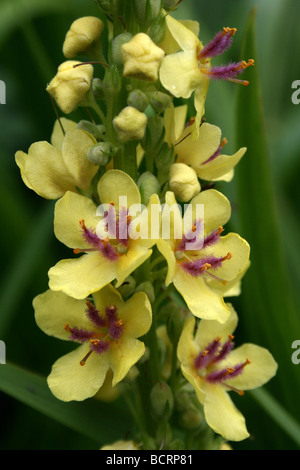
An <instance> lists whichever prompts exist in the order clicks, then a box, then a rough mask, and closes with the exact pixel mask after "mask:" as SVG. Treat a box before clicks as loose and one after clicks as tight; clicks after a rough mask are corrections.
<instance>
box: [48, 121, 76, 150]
mask: <svg viewBox="0 0 300 470" xmlns="http://www.w3.org/2000/svg"><path fill="white" fill-rule="evenodd" d="M61 126H62V127H63V129H64V132H63V131H62V128H61ZM76 127H77V123H76V122H75V121H72V120H71V119H67V118H65V117H61V118H60V119H59V120H58V119H57V120H56V121H55V123H54V126H53V131H52V134H51V139H50V142H51V144H52V145H53V147H56V148H57V149H58V150H61V149H62V144H63V140H64V137H65V133H66V132H67V131H69V130H72V129H76Z"/></svg>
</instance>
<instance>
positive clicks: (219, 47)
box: [197, 30, 232, 59]
mask: <svg viewBox="0 0 300 470" xmlns="http://www.w3.org/2000/svg"><path fill="white" fill-rule="evenodd" d="M231 43H232V33H231V32H230V30H228V31H227V32H226V31H224V30H223V31H219V32H218V33H217V34H216V35H215V37H214V38H213V39H212V40H211V41H210V42H209V43H208V44H207V45H206V46H205V47H203V49H202V50H201V52H200V53H199V55H198V57H197V58H198V59H206V58H211V57H215V56H217V55H219V54H223V52H225V51H226V50H227V49H228V48H229V47H230V46H231Z"/></svg>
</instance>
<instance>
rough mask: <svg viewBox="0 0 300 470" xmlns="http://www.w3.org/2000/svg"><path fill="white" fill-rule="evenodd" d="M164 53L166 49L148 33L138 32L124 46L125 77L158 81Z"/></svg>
mask: <svg viewBox="0 0 300 470" xmlns="http://www.w3.org/2000/svg"><path fill="white" fill-rule="evenodd" d="M164 55H165V53H164V51H163V50H162V49H160V48H159V47H158V46H156V44H154V42H153V41H152V39H151V38H150V37H149V36H148V35H147V34H145V33H138V34H136V35H135V36H134V37H133V38H132V39H131V40H130V41H129V42H127V43H126V44H123V46H122V58H123V64H124V72H123V74H124V76H125V77H131V78H137V79H139V80H148V81H150V82H156V81H157V79H158V70H159V67H160V64H161V62H162V60H163V58H164Z"/></svg>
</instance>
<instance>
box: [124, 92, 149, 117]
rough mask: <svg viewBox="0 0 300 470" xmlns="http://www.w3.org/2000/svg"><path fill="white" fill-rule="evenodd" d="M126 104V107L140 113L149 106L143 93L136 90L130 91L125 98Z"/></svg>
mask: <svg viewBox="0 0 300 470" xmlns="http://www.w3.org/2000/svg"><path fill="white" fill-rule="evenodd" d="M127 104H128V106H133V107H134V108H136V109H138V110H139V111H141V113H142V112H143V111H145V109H146V108H147V106H148V104H149V99H148V97H147V95H145V93H143V92H142V90H139V89H136V90H132V91H131V92H130V93H129V95H128V98H127Z"/></svg>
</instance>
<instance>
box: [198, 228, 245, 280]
mask: <svg viewBox="0 0 300 470" xmlns="http://www.w3.org/2000/svg"><path fill="white" fill-rule="evenodd" d="M228 253H230V254H231V258H230V259H226V260H225V261H223V262H222V265H221V266H220V267H219V268H216V269H208V272H211V273H212V274H214V275H216V276H218V277H219V278H221V279H223V280H225V281H232V280H233V279H235V278H236V277H237V276H238V275H239V274H240V273H241V272H242V271H243V270H244V269H245V267H246V265H247V263H248V261H249V255H250V246H249V244H248V243H247V242H246V240H244V239H243V238H242V237H240V236H239V235H238V234H237V233H229V234H228V235H226V236H225V237H220V238H219V240H218V242H217V243H216V244H215V245H213V246H210V247H208V248H206V249H205V256H206V255H207V256H209V255H210V254H212V255H213V256H215V257H216V258H222V257H225V256H226V255H227V254H228Z"/></svg>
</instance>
